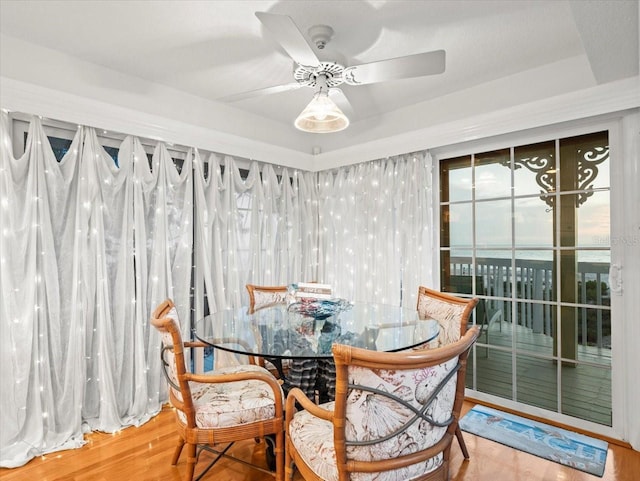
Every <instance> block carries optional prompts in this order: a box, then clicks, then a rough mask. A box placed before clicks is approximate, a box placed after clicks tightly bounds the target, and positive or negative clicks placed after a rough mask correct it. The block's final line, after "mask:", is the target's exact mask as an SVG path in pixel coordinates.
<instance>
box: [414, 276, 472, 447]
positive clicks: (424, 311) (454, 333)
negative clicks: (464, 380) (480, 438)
mask: <svg viewBox="0 0 640 481" xmlns="http://www.w3.org/2000/svg"><path fill="white" fill-rule="evenodd" d="M477 304H478V299H477V298H473V299H469V298H462V297H458V296H454V295H452V294H447V293H444V292H440V291H435V290H433V289H429V288H427V287H424V286H420V287H419V288H418V308H417V309H418V317H419V318H420V319H427V318H431V319H435V320H436V321H438V324H440V330H439V332H438V337H437V338H436V339H434V340H433V341H431V343H429V347H442V346H445V345H448V344H451V343H452V342H456V341H457V340H458V339H460V338H461V337H462V336H463V335H464V333H465V332H467V327H468V326H469V323H470V319H471V313H472V312H473V310H474V309H475V307H476V305H477ZM456 437H457V438H458V444H459V445H460V449H461V450H462V454H463V455H464V457H465V459H469V451H468V449H467V445H466V444H465V442H464V437H463V436H462V430H461V429H460V427H458V428H457V429H456Z"/></svg>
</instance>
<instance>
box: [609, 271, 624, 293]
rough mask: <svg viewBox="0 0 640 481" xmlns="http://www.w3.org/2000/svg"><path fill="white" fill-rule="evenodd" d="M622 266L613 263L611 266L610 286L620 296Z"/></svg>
mask: <svg viewBox="0 0 640 481" xmlns="http://www.w3.org/2000/svg"><path fill="white" fill-rule="evenodd" d="M621 271H622V266H621V265H620V264H611V266H609V288H610V289H611V292H615V293H616V294H618V295H619V296H620V295H622V272H621Z"/></svg>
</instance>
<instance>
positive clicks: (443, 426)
mask: <svg viewBox="0 0 640 481" xmlns="http://www.w3.org/2000/svg"><path fill="white" fill-rule="evenodd" d="M457 362H458V359H457V358H454V359H451V360H449V361H447V362H445V363H443V364H439V365H436V366H433V367H428V368H423V369H416V370H403V371H400V370H397V371H396V370H382V369H369V368H364V367H360V366H350V367H349V383H350V384H353V385H360V386H370V387H374V388H376V389H377V390H379V391H384V392H385V393H388V394H389V395H391V396H392V397H396V398H398V399H400V400H402V401H404V402H406V403H409V404H410V405H411V406H413V407H414V408H416V409H417V410H421V411H422V412H423V416H422V417H418V416H416V414H415V413H414V412H413V411H412V410H410V409H409V408H407V407H406V406H404V405H402V404H401V403H399V402H398V401H396V400H394V399H392V398H389V397H386V396H383V395H380V394H376V393H372V392H368V391H366V390H362V389H358V388H352V389H351V390H350V392H349V394H348V397H347V405H346V425H345V438H346V440H347V458H349V459H354V460H359V461H373V460H386V459H393V458H395V457H398V456H401V455H405V454H409V453H413V452H416V451H420V450H423V449H426V448H428V447H431V446H433V445H434V444H436V443H437V442H438V441H439V440H440V439H442V437H443V436H444V434H445V432H446V430H447V426H448V425H449V423H450V422H451V420H452V414H451V413H452V409H453V404H454V400H455V394H456V392H455V391H456V379H457V374H455V373H454V374H453V375H451V377H450V378H449V379H448V380H446V381H445V383H444V385H443V386H442V387H441V386H440V385H441V383H443V381H444V380H445V378H446V377H447V375H448V374H449V373H450V372H451V371H452V370H454V369H455V367H456V365H457ZM431 420H432V421H434V422H435V424H434V423H432V422H431ZM438 424H439V425H438ZM393 433H395V435H393ZM388 436H390V437H389V439H387V440H384V441H381V442H375V443H373V444H370V445H367V446H349V441H373V440H378V439H380V438H383V437H388ZM441 463H442V455H441V454H440V455H438V456H436V457H434V458H431V459H428V460H427V461H424V462H421V463H418V464H414V465H412V466H408V467H405V468H401V469H397V470H393V471H387V472H383V473H376V474H373V473H372V474H368V473H354V474H353V475H352V479H354V480H355V479H357V480H359V481H365V480H374V479H375V481H392V480H393V481H395V480H409V479H413V478H414V477H416V476H418V475H421V474H424V473H427V472H430V471H432V470H434V469H435V468H437V467H438V466H439V465H440V464H441Z"/></svg>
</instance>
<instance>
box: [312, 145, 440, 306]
mask: <svg viewBox="0 0 640 481" xmlns="http://www.w3.org/2000/svg"><path fill="white" fill-rule="evenodd" d="M430 169H431V157H430V156H429V155H428V154H427V153H419V154H412V155H403V156H398V157H393V158H389V159H386V160H378V161H373V162H368V163H364V164H358V165H354V166H351V167H349V168H342V169H338V170H336V171H335V172H321V173H320V177H319V181H318V189H319V193H318V204H319V225H320V229H319V231H320V234H319V246H318V247H319V251H320V257H321V261H320V265H319V277H320V278H322V279H323V280H324V282H327V283H329V284H331V285H332V286H333V288H334V293H335V294H336V295H337V296H340V297H344V298H346V299H350V300H355V301H362V302H377V303H381V304H392V305H401V304H403V305H407V306H411V305H414V304H415V302H416V293H417V289H418V286H419V285H420V283H425V282H431V281H432V277H431V276H432V268H431V258H430V257H428V256H430V252H431V244H432V238H431V235H432V233H431V224H430V223H426V220H427V219H430V218H431V217H430V216H431V214H430V211H431V182H430Z"/></svg>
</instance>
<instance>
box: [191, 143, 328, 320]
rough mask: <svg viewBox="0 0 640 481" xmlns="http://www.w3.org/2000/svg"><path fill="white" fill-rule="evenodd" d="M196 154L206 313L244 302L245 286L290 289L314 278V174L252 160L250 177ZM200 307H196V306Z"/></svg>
mask: <svg viewBox="0 0 640 481" xmlns="http://www.w3.org/2000/svg"><path fill="white" fill-rule="evenodd" d="M220 160H221V159H220V157H219V156H217V155H215V154H212V155H211V156H210V157H209V159H208V173H207V175H206V176H205V168H204V165H205V164H204V163H203V161H202V159H201V158H200V155H199V154H198V153H196V154H195V162H194V164H195V179H196V181H195V183H196V187H195V191H196V204H197V209H196V216H197V221H196V239H197V242H196V251H197V261H196V267H197V270H198V271H199V273H200V275H199V276H198V277H200V278H202V279H203V282H204V287H205V290H206V293H207V300H208V303H209V306H208V307H209V310H210V311H215V310H216V309H221V308H226V307H239V306H242V305H243V304H246V303H247V292H246V289H245V285H246V284H247V283H253V284H262V285H277V284H281V285H284V284H288V283H291V282H296V281H299V280H302V279H305V280H306V279H311V278H313V277H315V276H316V273H317V265H318V251H317V231H318V215H317V207H316V206H317V199H316V190H315V189H314V185H315V183H316V180H315V179H316V174H313V173H310V172H305V173H301V172H299V171H294V172H291V173H290V172H289V171H288V170H287V169H282V172H280V173H279V174H276V172H275V170H274V168H273V167H272V166H271V165H265V166H264V167H262V169H261V167H260V165H259V164H258V163H257V162H252V163H251V165H250V168H249V171H248V174H247V175H246V176H244V177H243V176H242V175H241V172H240V169H239V168H238V166H237V165H236V162H235V160H234V159H233V158H232V157H225V158H224V173H222V168H221V162H220ZM198 302H199V301H198Z"/></svg>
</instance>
